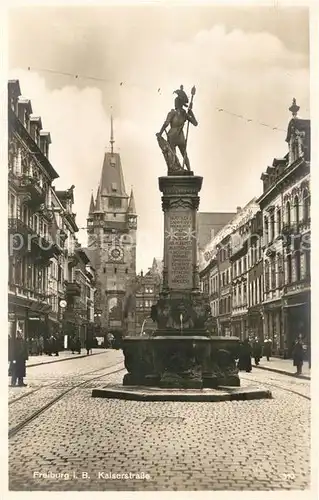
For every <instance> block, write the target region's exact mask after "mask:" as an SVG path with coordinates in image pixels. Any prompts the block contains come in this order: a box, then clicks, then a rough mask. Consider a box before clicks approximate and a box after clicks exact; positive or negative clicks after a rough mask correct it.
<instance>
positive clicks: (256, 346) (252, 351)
mask: <svg viewBox="0 0 319 500" xmlns="http://www.w3.org/2000/svg"><path fill="white" fill-rule="evenodd" d="M263 355H264V356H267V361H269V359H270V356H271V342H269V341H268V339H265V341H264V344H263V345H262V344H261V343H260V342H259V340H258V338H255V340H254V341H253V342H251V341H250V339H249V338H246V339H245V340H244V341H243V342H240V344H239V353H238V365H237V367H238V370H240V371H246V372H251V370H252V362H251V358H252V357H253V358H254V360H255V365H256V366H258V365H259V363H260V360H261V358H262V357H263Z"/></svg>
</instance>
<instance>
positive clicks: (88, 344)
mask: <svg viewBox="0 0 319 500" xmlns="http://www.w3.org/2000/svg"><path fill="white" fill-rule="evenodd" d="M85 349H86V355H87V356H89V354H92V342H91V339H90V338H89V337H87V338H86V340H85Z"/></svg>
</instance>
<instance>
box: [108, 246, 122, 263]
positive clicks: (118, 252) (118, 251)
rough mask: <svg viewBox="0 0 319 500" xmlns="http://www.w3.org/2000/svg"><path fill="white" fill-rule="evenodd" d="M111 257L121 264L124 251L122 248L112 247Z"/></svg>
mask: <svg viewBox="0 0 319 500" xmlns="http://www.w3.org/2000/svg"><path fill="white" fill-rule="evenodd" d="M109 257H110V259H111V260H112V261H114V262H119V261H120V260H122V258H123V250H122V248H120V247H112V248H110V250H109Z"/></svg>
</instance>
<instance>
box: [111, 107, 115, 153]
mask: <svg viewBox="0 0 319 500" xmlns="http://www.w3.org/2000/svg"><path fill="white" fill-rule="evenodd" d="M111 110H112V106H111ZM114 142H115V141H114V130H113V114H112V111H111V139H110V144H111V153H112V154H113V144H114Z"/></svg>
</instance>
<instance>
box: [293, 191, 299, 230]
mask: <svg viewBox="0 0 319 500" xmlns="http://www.w3.org/2000/svg"><path fill="white" fill-rule="evenodd" d="M294 212H295V222H296V224H298V222H299V198H298V196H295V198H294Z"/></svg>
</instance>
